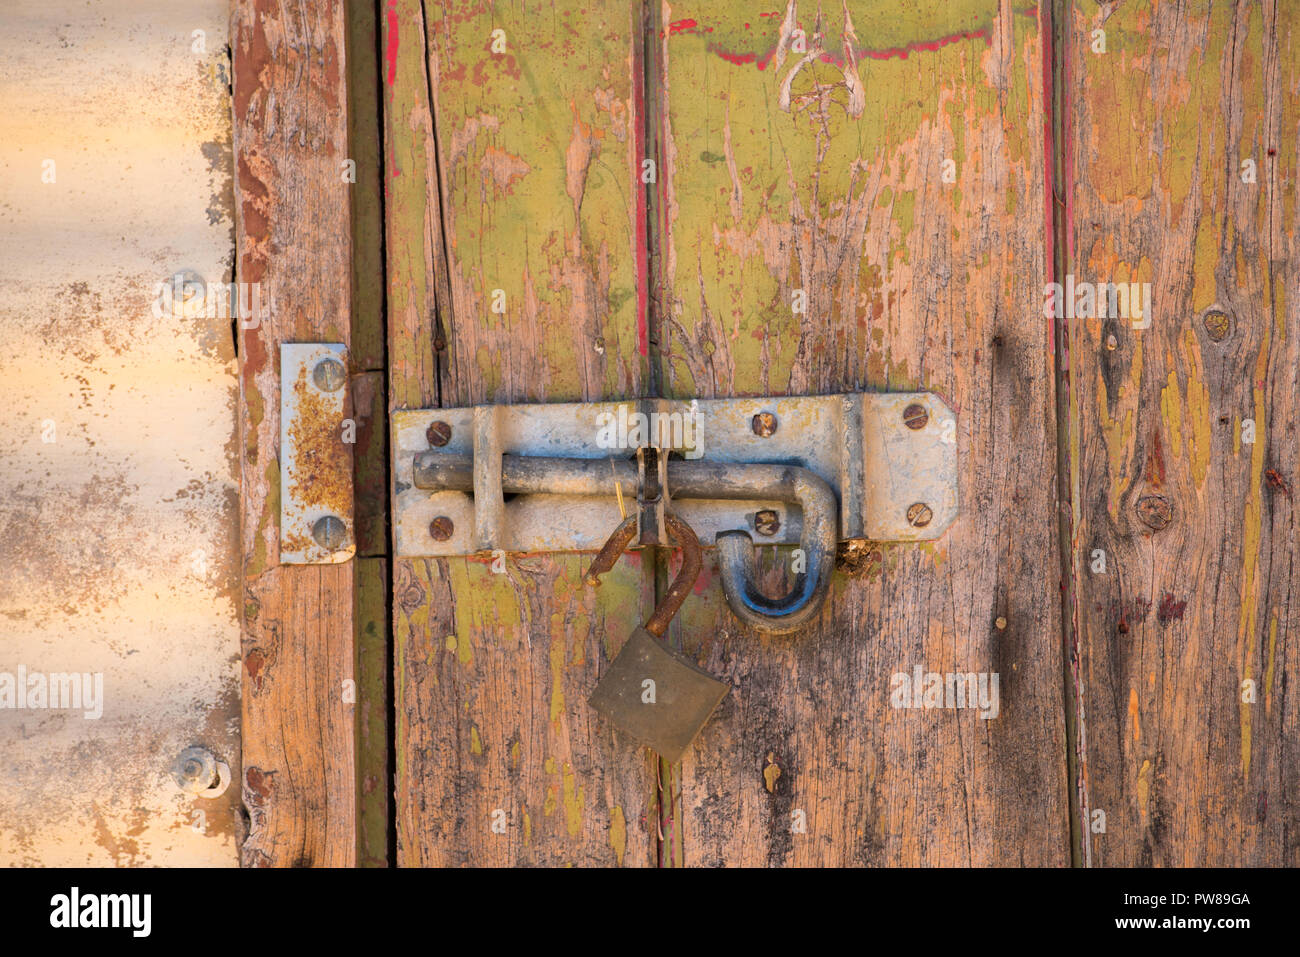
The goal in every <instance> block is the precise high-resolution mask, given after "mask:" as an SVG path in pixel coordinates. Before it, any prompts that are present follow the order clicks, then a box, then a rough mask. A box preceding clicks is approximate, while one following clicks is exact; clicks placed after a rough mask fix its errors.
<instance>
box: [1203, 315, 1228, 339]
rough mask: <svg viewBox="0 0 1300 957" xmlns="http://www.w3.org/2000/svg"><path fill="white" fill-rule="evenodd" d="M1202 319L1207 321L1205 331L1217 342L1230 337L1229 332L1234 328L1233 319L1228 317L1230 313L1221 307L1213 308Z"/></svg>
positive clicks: (1204, 321)
mask: <svg viewBox="0 0 1300 957" xmlns="http://www.w3.org/2000/svg"><path fill="white" fill-rule="evenodd" d="M1201 321H1202V322H1203V323H1205V331H1206V332H1207V333H1209V335H1210V338H1211V339H1212V340H1213V341H1215V342H1222V341H1223V340H1224V339H1226V338H1228V333H1229V332H1230V331H1231V330H1232V321H1231V320H1230V319H1229V318H1228V314H1227V313H1225V312H1223V311H1222V310H1219V309H1211V310H1210V311H1209V312H1207V313H1206V314H1205V318H1204V319H1202V320H1201Z"/></svg>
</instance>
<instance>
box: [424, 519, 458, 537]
mask: <svg viewBox="0 0 1300 957" xmlns="http://www.w3.org/2000/svg"><path fill="white" fill-rule="evenodd" d="M454 531H456V525H455V523H454V522H452V520H451V519H449V518H448V517H447V516H446V515H439V516H438V517H437V518H435V519H434V520H433V521H432V522H430V523H429V535H430V536H431V537H432V538H433V540H434V541H435V542H445V541H446V540H447V539H449V538H451V535H452V532H454Z"/></svg>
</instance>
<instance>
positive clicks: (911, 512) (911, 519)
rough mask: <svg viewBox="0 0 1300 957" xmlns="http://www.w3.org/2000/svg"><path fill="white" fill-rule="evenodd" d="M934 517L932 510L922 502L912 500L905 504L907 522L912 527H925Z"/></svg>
mask: <svg viewBox="0 0 1300 957" xmlns="http://www.w3.org/2000/svg"><path fill="white" fill-rule="evenodd" d="M933 518H934V512H933V511H931V510H930V506H929V505H926V504H925V503H924V502H913V503H912V504H911V505H909V506H907V524H909V525H911V526H912V527H913V528H925V526H927V525H929V524H930V520H931V519H933Z"/></svg>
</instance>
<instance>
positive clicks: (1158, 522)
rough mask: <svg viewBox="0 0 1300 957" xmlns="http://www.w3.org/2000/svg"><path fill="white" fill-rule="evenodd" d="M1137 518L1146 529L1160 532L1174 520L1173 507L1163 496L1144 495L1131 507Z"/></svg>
mask: <svg viewBox="0 0 1300 957" xmlns="http://www.w3.org/2000/svg"><path fill="white" fill-rule="evenodd" d="M1133 507H1134V509H1135V510H1136V511H1137V515H1138V518H1139V519H1141V520H1142V524H1143V525H1145V526H1146V527H1147V528H1152V529H1155V530H1156V531H1160V529H1162V528H1166V527H1168V525H1169V523H1170V522H1172V521H1173V520H1174V506H1173V503H1172V502H1170V501H1169V499H1167V498H1165V497H1164V496H1163V495H1144V496H1142V498H1140V499H1138V500H1137V504H1136V505H1134V506H1133Z"/></svg>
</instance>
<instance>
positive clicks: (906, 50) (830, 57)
mask: <svg viewBox="0 0 1300 957" xmlns="http://www.w3.org/2000/svg"><path fill="white" fill-rule="evenodd" d="M760 16H769V14H760ZM704 32H706V33H711V32H712V30H711V29H709V30H706V31H704ZM961 40H983V41H984V45H985V46H990V45H992V43H993V40H992V38H991V37H990V36H989V31H988V29H987V28H985V29H980V30H969V31H964V32H962V33H954V34H952V35H951V36H945V37H939V38H938V39H935V40H920V41H917V42H916V43H909V44H908V45H907V46H905V47H888V48H886V49H883V50H870V49H867V48H866V47H862V48H861V49H858V50H855V51H854V53H855V55H856V56H857V57H858V58H859V59H861V58H862V57H868V58H870V59H872V60H890V59H894V58H895V57H897V58H898V59H902V60H906V59H907V57H908V54H910V53H916V52H918V51H924V52H934V51H935V50H939V49H942V48H943V47H946V46H947V45H948V44H950V43H957V42H959V41H961ZM709 52H710V53H712V54H714V55H716V56H718V57H721V58H722V59H724V60H726V61H727V62H728V63H733V64H735V65H736V66H744V65H745V64H747V63H753V64H755V65H756V66H757V67H758V68H759V69H760V70H765V69H767V65H768V63H770V62H771V60H772V57H773V56H774V55H775V54H776V47H773V48H772V49H771V50H770V51H768V52H767V53H766V54H764V55H763V56H759V55H758V54H756V53H732V52H731V51H729V50H724V49H722V48H721V47H719V46H717V45H716V44H710V45H709ZM820 59H821V62H823V63H832V64H834V65H835V66H839V67H842V66H844V57H842V56H837V55H835V54H834V53H824V54H822V56H821V57H820Z"/></svg>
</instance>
